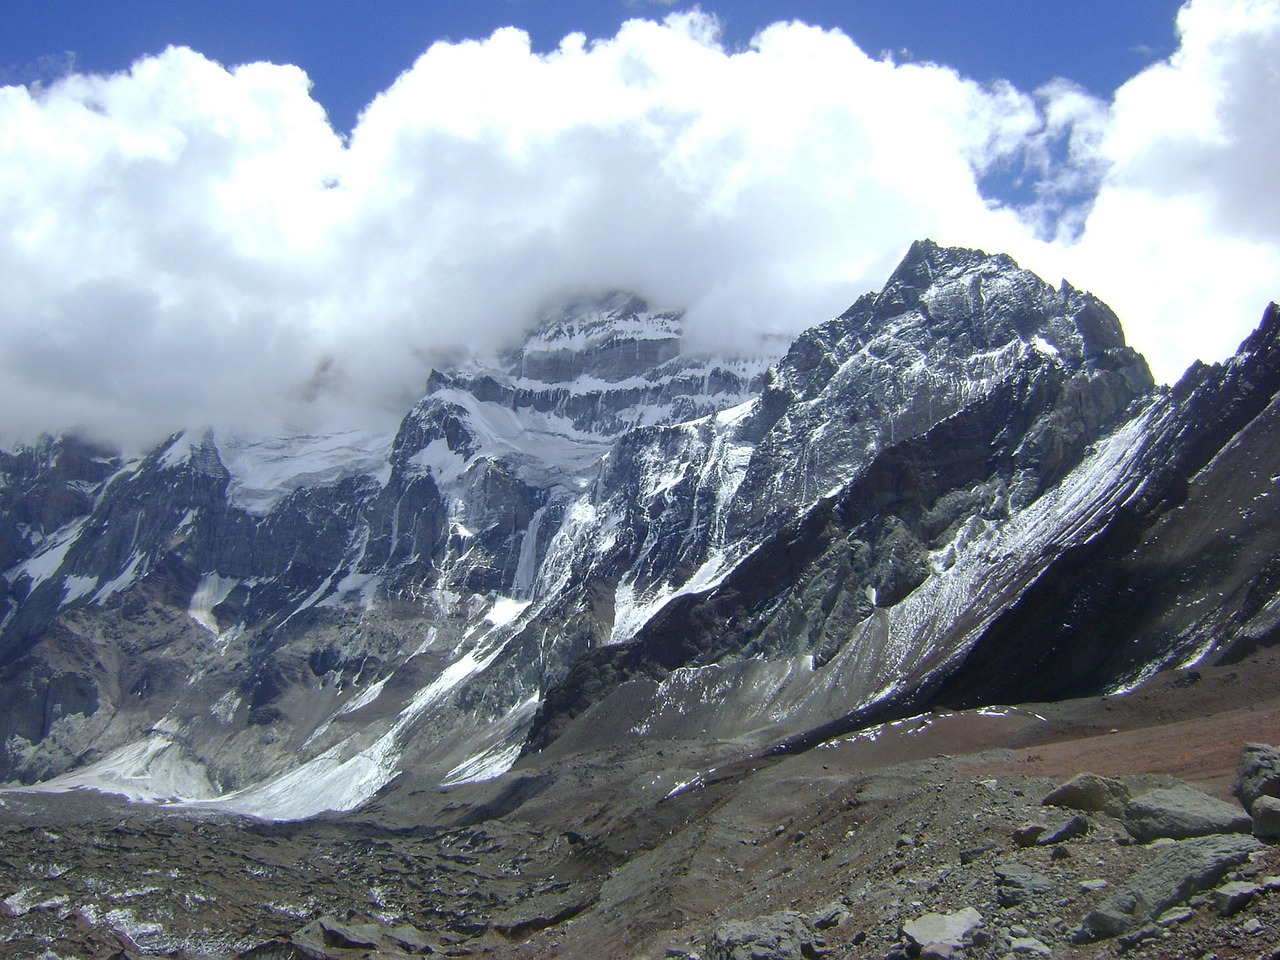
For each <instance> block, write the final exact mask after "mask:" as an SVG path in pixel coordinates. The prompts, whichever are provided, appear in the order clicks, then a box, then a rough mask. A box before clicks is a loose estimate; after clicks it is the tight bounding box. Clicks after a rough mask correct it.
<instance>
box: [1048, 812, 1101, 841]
mask: <svg viewBox="0 0 1280 960" xmlns="http://www.w3.org/2000/svg"><path fill="white" fill-rule="evenodd" d="M1088 832H1089V818H1088V817H1086V816H1085V815H1084V814H1082V813H1078V814H1076V815H1075V816H1074V817H1072V818H1070V819H1069V820H1062V821H1059V822H1058V823H1053V824H1050V825H1049V827H1048V829H1046V830H1045V831H1044V833H1042V834H1041V835H1040V836H1039V837H1038V838H1037V839H1036V845H1037V846H1041V847H1047V846H1049V845H1051V844H1055V843H1063V842H1065V841H1067V840H1074V839H1076V838H1077V837H1083V836H1084V835H1085V834H1086V833H1088Z"/></svg>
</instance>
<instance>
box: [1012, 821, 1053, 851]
mask: <svg viewBox="0 0 1280 960" xmlns="http://www.w3.org/2000/svg"><path fill="white" fill-rule="evenodd" d="M1048 829H1049V827H1048V826H1047V825H1046V824H1043V823H1024V824H1023V825H1022V826H1020V827H1018V829H1016V830H1014V831H1013V842H1014V843H1016V844H1017V845H1018V846H1020V847H1034V846H1035V845H1036V841H1037V840H1039V839H1040V835H1041V834H1042V833H1044V832H1045V831H1046V830H1048Z"/></svg>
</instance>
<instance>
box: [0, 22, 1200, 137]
mask: <svg viewBox="0 0 1280 960" xmlns="http://www.w3.org/2000/svg"><path fill="white" fill-rule="evenodd" d="M701 6H702V9H703V10H706V11H709V12H712V13H714V14H715V15H716V16H717V17H718V18H719V19H720V21H721V23H722V25H723V29H724V42H725V43H726V44H727V45H729V46H731V47H733V46H742V45H745V44H746V43H748V42H749V41H750V40H751V37H752V36H753V35H754V34H755V33H756V32H757V31H758V30H759V29H760V28H761V27H763V26H766V25H768V24H770V23H773V22H775V21H777V20H790V19H796V20H802V21H804V22H806V23H811V24H816V25H819V26H824V27H833V28H839V29H841V30H843V31H844V32H845V33H847V34H849V36H850V37H852V38H853V39H854V40H855V41H856V42H857V43H858V45H859V46H861V47H862V48H863V49H864V50H866V51H868V52H870V53H873V54H878V53H880V52H882V51H889V52H891V53H892V54H893V55H894V56H895V57H897V58H900V59H908V58H915V59H921V60H932V61H936V62H939V63H945V64H948V65H949V66H952V67H954V68H955V69H957V70H958V71H960V72H961V73H964V74H966V75H967V76H971V77H974V78H975V79H979V80H985V79H990V78H1003V79H1006V80H1009V81H1011V82H1013V83H1014V84H1016V85H1017V86H1019V87H1020V88H1022V89H1024V90H1033V89H1035V88H1037V87H1039V86H1041V85H1042V84H1044V83H1047V82H1048V81H1049V80H1052V79H1053V78H1054V77H1059V76H1062V77H1070V78H1071V79H1073V80H1075V81H1076V82H1078V83H1080V84H1081V85H1082V86H1084V87H1086V88H1087V89H1089V90H1090V91H1091V92H1092V93H1094V94H1096V95H1099V96H1102V95H1108V94H1110V93H1111V92H1112V91H1113V90H1115V88H1116V87H1118V86H1119V85H1120V84H1121V83H1123V82H1124V81H1125V80H1128V79H1129V78H1130V77H1131V76H1133V74H1134V73H1136V72H1137V71H1138V70H1139V69H1141V68H1142V67H1144V66H1146V65H1147V64H1148V63H1150V62H1151V61H1152V60H1155V59H1159V58H1161V57H1167V56H1168V55H1169V54H1170V53H1172V52H1173V50H1174V48H1175V46H1176V42H1177V41H1176V37H1175V35H1174V29H1173V21H1174V14H1175V13H1176V12H1177V9H1178V6H1179V4H1178V2H1176V0H1125V2H1122V3H1117V2H1115V0H970V2H966V3H959V2H945V0H916V2H897V0H889V2H886V0H844V2H833V0H789V2H788V0H770V2H764V0H737V2H707V3H703V4H702V5H701ZM670 8H671V5H670V4H663V3H656V2H647V3H646V2H641V0H632V2H618V0H614V2H607V0H597V2H583V0H473V2H468V3H441V2H431V0H371V2H356V0H270V2H262V0H221V2H217V3H211V2H202V0H181V2H174V0H117V2H113V3H101V2H99V0H59V2H58V3H56V4H51V3H47V2H43V0H8V2H7V3H5V4H3V5H0V69H3V70H5V71H6V74H5V75H4V77H3V79H5V80H6V81H8V82H28V81H29V80H30V79H32V78H33V77H35V76H40V75H45V76H47V75H48V74H49V73H50V72H54V73H56V72H57V71H59V70H61V69H63V68H65V67H66V66H67V65H68V59H67V57H66V55H67V54H72V55H73V57H74V59H73V60H72V61H71V62H73V63H74V64H75V65H76V66H77V67H79V68H80V69H82V70H90V71H108V72H110V71H117V70H123V69H127V68H128V66H129V64H130V63H132V62H133V61H134V60H135V59H136V58H137V57H140V56H142V55H144V54H154V53H159V52H160V51H161V50H162V49H164V47H165V46H168V45H170V44H174V45H186V46H190V47H193V48H194V49H196V50H199V51H201V52H202V53H204V54H206V55H208V56H209V57H212V58H213V59H215V60H219V61H221V62H222V63H224V64H227V65H232V64H237V63H246V62H249V61H253V60H270V61H273V62H276V63H293V64H297V65H298V66H300V67H302V68H303V69H304V70H306V72H307V74H308V75H309V76H310V77H311V79H312V81H313V83H314V84H315V97H316V99H317V100H319V101H320V102H321V103H322V104H324V105H325V107H326V109H327V110H328V112H329V116H330V118H331V120H332V122H333V124H334V125H335V126H336V127H337V128H338V129H339V130H342V131H344V132H345V131H349V130H350V129H351V127H352V126H354V124H355V120H356V117H357V115H358V114H359V112H360V110H362V109H363V108H364V106H365V105H366V104H367V103H368V102H369V101H370V100H371V99H372V98H373V96H374V95H375V94H377V93H379V92H381V91H382V90H384V89H386V87H388V86H389V85H390V84H391V82H392V81H393V80H394V79H395V78H396V77H397V76H398V75H399V74H400V72H401V71H403V70H405V69H407V68H408V67H409V66H410V65H411V64H412V63H413V61H414V60H415V59H416V58H417V57H418V55H419V54H421V53H422V52H423V51H424V50H426V49H427V47H429V46H430V45H431V44H432V43H433V42H434V41H436V40H455V41H456V40H464V39H475V38H481V37H487V36H488V35H489V34H491V33H492V32H493V31H494V30H496V29H497V28H499V27H503V26H511V25H514V26H518V27H520V28H522V29H524V30H525V31H527V32H528V33H529V35H530V37H531V39H532V41H533V46H534V49H535V50H539V51H546V50H551V49H554V48H555V47H556V46H557V45H558V44H559V42H560V40H561V39H562V38H563V37H564V36H565V35H566V34H569V33H572V32H575V31H580V32H582V33H585V34H586V35H587V37H588V38H598V37H610V36H612V35H613V34H614V33H615V32H616V31H617V29H618V27H619V26H620V25H621V24H622V22H623V21H625V20H628V19H630V18H633V17H643V16H650V17H652V16H660V15H661V14H662V13H663V12H664V11H665V10H666V9H670Z"/></svg>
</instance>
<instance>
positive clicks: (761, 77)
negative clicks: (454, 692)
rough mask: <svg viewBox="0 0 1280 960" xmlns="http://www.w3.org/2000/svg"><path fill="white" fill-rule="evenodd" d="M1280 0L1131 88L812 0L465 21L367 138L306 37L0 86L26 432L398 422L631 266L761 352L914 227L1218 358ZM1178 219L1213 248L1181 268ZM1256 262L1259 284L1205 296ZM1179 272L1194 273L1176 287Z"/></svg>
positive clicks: (630, 271) (618, 284)
mask: <svg viewBox="0 0 1280 960" xmlns="http://www.w3.org/2000/svg"><path fill="white" fill-rule="evenodd" d="M1245 7H1247V8H1249V9H1248V10H1247V11H1246V12H1245V13H1243V14H1242V13H1241V9H1242V8H1245ZM1275 8H1276V5H1275V4H1274V3H1267V4H1258V3H1244V4H1241V3H1236V4H1227V3H1222V2H1212V3H1204V2H1199V0H1197V2H1196V3H1194V4H1192V5H1190V6H1189V7H1188V8H1187V9H1186V10H1184V11H1183V14H1182V15H1181V17H1180V20H1179V25H1180V29H1181V30H1182V36H1183V46H1182V48H1181V49H1180V50H1179V52H1178V54H1177V55H1176V56H1175V57H1174V58H1173V59H1172V60H1171V61H1169V62H1168V63H1163V64H1158V65H1156V66H1153V67H1151V68H1149V69H1148V70H1147V71H1145V72H1144V73H1143V74H1141V75H1139V76H1138V77H1137V78H1135V79H1134V80H1133V81H1132V82H1131V83H1130V84H1129V85H1127V86H1126V87H1124V88H1122V90H1121V91H1120V92H1119V93H1118V95H1117V98H1116V101H1115V103H1114V104H1102V103H1099V102H1097V101H1094V100H1091V99H1090V98H1088V96H1087V95H1085V94H1084V93H1083V92H1081V91H1080V90H1079V89H1078V88H1076V87H1073V86H1072V85H1071V84H1069V83H1066V82H1063V83H1059V84H1056V85H1054V86H1052V87H1050V88H1046V89H1045V90H1043V91H1038V92H1036V93H1034V94H1027V93H1024V92H1022V91H1019V90H1016V89H1014V88H1013V87H1011V86H1009V85H1008V84H978V83H976V82H974V81H972V80H969V79H967V78H964V77H962V76H960V75H958V74H957V73H955V72H954V71H952V70H950V69H947V68H945V67H940V66H936V65H932V64H914V63H912V64H895V63H894V62H892V61H891V60H890V59H885V58H880V59H876V58H872V57H869V56H868V55H867V54H865V53H864V52H863V51H862V50H861V49H860V48H859V47H858V46H857V45H856V44H855V43H854V42H853V41H852V40H851V39H849V38H848V37H846V36H844V35H843V34H841V33H839V32H834V31H824V30H820V29H817V28H814V27H809V26H805V25H803V24H798V23H791V24H776V25H774V26H772V27H769V28H768V29H766V30H764V31H763V32H762V33H761V34H760V35H759V36H757V37H756V39H755V40H754V41H753V43H752V44H751V45H750V46H749V48H747V49H745V50H741V51H737V52H729V51H726V50H725V49H723V48H722V47H721V46H720V45H719V43H718V39H717V38H718V33H717V31H718V24H717V22H716V21H715V19H714V18H713V17H711V16H709V15H705V14H702V13H700V12H698V11H694V12H692V13H676V14H672V15H670V16H668V17H666V18H665V19H664V20H663V21H661V22H653V21H649V20H643V19H638V20H633V21H631V22H629V23H627V24H625V25H624V26H623V27H622V28H621V29H620V30H619V32H618V34H617V35H616V36H615V37H613V38H609V39H606V40H603V41H595V42H590V43H589V42H587V40H586V39H585V38H584V37H582V36H581V35H571V36H570V37H567V38H566V39H565V40H564V41H563V42H562V43H561V45H560V47H559V48H558V49H557V50H555V51H553V52H551V53H548V54H541V55H539V54H535V53H533V52H532V51H531V50H530V47H529V40H528V37H527V36H526V35H525V34H523V33H522V32H520V31H518V30H514V29H507V30H500V31H498V32H496V33H495V34H493V36H491V37H489V38H487V39H485V40H482V41H468V42H463V43H457V44H447V43H438V44H436V45H434V46H432V47H431V48H430V49H429V50H427V51H426V52H425V53H424V54H423V55H422V56H421V57H420V58H419V59H418V60H417V62H416V63H414V64H413V65H412V66H411V67H410V68H409V69H408V70H407V71H405V73H404V74H402V75H401V76H400V77H399V79H398V80H397V81H396V82H395V83H394V84H393V85H392V86H391V87H390V88H389V89H388V90H386V91H385V92H383V93H382V94H381V95H380V96H379V97H377V98H376V99H375V100H374V102H372V103H371V104H370V105H369V106H368V107H367V108H366V110H365V111H364V113H363V114H362V116H361V118H360V121H359V122H358V124H357V125H356V127H355V129H354V130H353V131H352V133H351V136H350V138H349V139H348V140H344V139H343V138H341V137H339V136H338V135H337V134H335V133H334V131H333V130H332V128H331V127H330V126H329V124H328V122H327V120H326V118H325V115H324V111H323V109H322V108H321V107H320V106H319V105H318V104H316V103H315V102H314V101H313V100H312V98H311V96H310V92H309V83H308V80H307V77H306V76H305V74H303V73H302V72H301V71H300V70H298V69H297V68H294V67H289V66H276V65H271V64H250V65H246V66H240V67H235V68H231V69H227V68H224V67H223V66H221V65H219V64H217V63H214V62H212V61H210V60H208V59H206V58H205V57H203V56H201V55H200V54H198V53H196V52H194V51H191V50H186V49H180V48H179V49H170V50H167V51H165V52H164V53H163V54H160V55H159V56H155V57H150V58H146V59H144V60H140V61H138V62H137V63H136V64H134V66H133V68H132V69H131V70H130V71H129V72H128V73H126V74H120V75H116V76H111V77H96V76H83V75H72V76H70V77H67V78H65V79H63V80H61V81H59V82H57V83H53V84H50V85H48V86H47V87H43V88H39V89H35V90H27V89H24V88H20V87H10V88H5V89H3V90H0V208H2V209H4V210H5V211H6V216H5V218H4V221H3V225H2V226H0V281H2V282H3V284H4V289H5V291H6V295H5V297H4V298H3V300H2V301H0V327H2V329H3V330H4V331H5V337H4V344H3V346H2V347H0V403H3V404H4V409H5V410H6V411H11V415H10V416H9V418H8V423H7V424H6V428H7V430H8V431H9V432H10V433H11V434H12V436H14V437H30V436H31V435H33V434H34V433H35V432H38V431H40V430H58V429H62V428H65V427H66V426H68V425H71V424H75V425H78V426H80V427H81V428H83V429H87V430H90V431H93V432H95V433H97V434H99V435H102V436H105V437H108V438H111V439H113V440H116V441H118V442H125V443H129V444H135V445H136V444H142V443H146V442H148V441H151V440H154V439H155V438H157V437H158V436H160V435H162V434H163V433H164V432H166V431H169V430H172V429H175V428H178V427H182V426H188V425H206V424H215V425H219V426H223V427H230V428H239V429H248V430H280V429H307V428H314V427H316V426H320V425H326V424H332V425H335V426H350V425H353V424H355V423H368V422H370V421H380V422H383V423H394V421H395V419H397V418H398V417H399V416H400V415H401V414H402V413H403V412H404V410H405V409H406V408H407V405H408V404H409V403H410V402H412V399H413V398H415V397H416V396H417V395H418V394H419V393H420V391H421V389H422V386H423V383H424V381H425V378H426V375H427V373H428V371H429V368H430V365H431V364H432V363H435V362H439V360H440V358H441V357H443V356H446V355H447V354H449V353H450V352H451V351H456V350H459V349H466V348H469V347H472V346H476V345H481V346H484V345H495V344H498V343H501V342H504V341H505V340H508V339H510V338H512V337H514V336H516V335H517V334H518V332H519V331H520V330H521V329H523V328H524V327H525V326H526V325H527V324H528V323H529V322H530V320H531V319H532V318H533V316H534V315H535V313H536V311H537V310H538V309H539V308H540V307H542V306H544V305H547V304H549V303H552V302H554V301H555V300H556V299H557V298H563V297H566V296H568V295H570V294H572V293H576V292H586V291H599V290H605V289H611V288H626V289H631V290H635V291H637V292H639V293H641V294H642V295H644V296H646V297H648V298H650V299H651V300H652V301H653V302H655V303H656V304H659V305H661V306H682V307H686V308H688V310H689V330H690V338H691V340H692V341H693V342H694V344H695V345H697V344H701V345H718V344H723V343H725V342H732V343H735V344H741V345H743V349H748V348H749V345H750V343H751V342H752V338H753V336H754V335H755V334H758V333H762V332H772V333H787V334H794V333H796V332H798V331H799V330H800V329H802V328H803V327H804V326H807V325H809V324H811V323H814V322H816V321H818V320H821V319H824V318H825V317H827V316H830V315H832V314H834V313H836V312H838V311H839V310H841V309H843V308H844V307H845V306H846V305H847V304H848V303H849V302H851V301H852V300H853V299H854V298H855V297H856V296H857V295H858V294H860V293H862V292H864V291H866V290H868V289H872V288H874V287H877V286H879V284H880V283H881V282H883V279H884V277H885V276H886V275H887V273H888V272H889V270H890V269H891V268H892V266H893V265H894V263H895V262H896V260H897V259H898V258H899V257H900V256H901V254H902V252H903V250H904V249H905V248H906V246H907V245H908V244H909V243H910V241H911V240H913V239H915V238H917V237H921V236H931V237H933V238H935V239H937V240H939V241H940V242H943V243H957V244H964V245H971V246H982V247H985V248H987V249H991V250H1007V251H1009V252H1011V253H1013V254H1014V255H1015V256H1018V257H1019V258H1020V259H1022V260H1023V261H1024V262H1025V263H1026V265H1028V266H1031V267H1032V268H1034V269H1039V270H1041V271H1042V272H1044V273H1045V274H1046V275H1048V276H1049V277H1050V279H1056V278H1057V277H1059V276H1068V277H1069V278H1070V279H1071V280H1072V281H1073V282H1074V283H1076V284H1077V285H1078V286H1085V287H1091V288H1093V289H1095V291H1096V292H1097V293H1099V294H1100V295H1101V296H1103V297H1104V299H1114V300H1115V301H1116V302H1115V306H1117V308H1118V309H1120V310H1121V316H1122V317H1123V318H1124V319H1125V320H1126V324H1127V326H1128V328H1129V330H1130V332H1131V339H1134V340H1137V341H1138V343H1137V345H1138V346H1139V347H1140V348H1142V349H1144V350H1147V351H1151V350H1152V349H1153V345H1154V346H1156V347H1157V348H1158V349H1159V352H1160V358H1161V359H1162V360H1163V361H1164V363H1165V364H1166V367H1163V368H1162V372H1165V371H1166V370H1167V369H1172V367H1174V366H1176V365H1177V364H1179V363H1182V364H1185V362H1186V361H1187V360H1189V359H1190V358H1191V356H1194V355H1198V354H1199V355H1204V353H1205V352H1206V345H1209V346H1208V348H1207V349H1208V350H1211V351H1213V352H1211V353H1209V354H1208V355H1209V356H1211V357H1213V356H1221V355H1222V354H1223V353H1225V352H1226V351H1227V350H1229V349H1230V347H1231V346H1233V345H1234V343H1231V344H1227V345H1226V346H1225V347H1222V346H1220V345H1219V344H1218V340H1221V339H1223V338H1224V337H1228V336H1234V337H1235V339H1236V340H1238V339H1239V337H1240V335H1243V332H1244V331H1245V329H1246V328H1247V326H1248V325H1249V324H1251V323H1252V321H1253V319H1255V318H1256V316H1257V315H1258V314H1259V312H1260V310H1261V306H1262V304H1263V302H1264V301H1265V298H1266V297H1267V296H1274V295H1275V292H1274V290H1273V291H1271V292H1270V293H1267V294H1264V293H1262V292H1261V288H1262V287H1264V286H1265V285H1266V284H1268V283H1270V284H1271V285H1272V286H1273V288H1274V287H1275V286H1276V285H1277V284H1276V272H1275V268H1274V266H1271V265H1270V264H1274V263H1276V262H1280V261H1277V260H1276V258H1275V256H1274V245H1275V240H1276V236H1275V233H1276V230H1275V226H1274V225H1275V224H1276V223H1277V222H1280V218H1269V216H1268V214H1269V212H1270V210H1271V209H1272V208H1268V207H1267V206H1266V202H1267V198H1268V197H1269V198H1270V201H1271V202H1273V203H1274V200H1275V189H1274V178H1273V177H1271V178H1268V177H1265V176H1263V177H1260V178H1259V177H1258V176H1255V175H1256V174H1259V173H1260V171H1261V169H1262V167H1263V166H1265V163H1266V159H1267V157H1268V155H1274V151H1273V150H1271V152H1270V154H1269V153H1268V151H1269V150H1270V148H1271V147H1273V146H1274V140H1268V139H1267V137H1273V138H1274V136H1275V130H1276V124H1277V121H1276V119H1275V118H1276V117H1277V116H1280V111H1277V110H1275V109H1274V107H1275V106H1276V104H1277V103H1278V102H1280V97H1277V96H1276V91H1275V89H1274V76H1271V78H1270V80H1269V81H1268V79H1267V77H1268V75H1267V74H1266V70H1265V67H1264V64H1265V63H1267V62H1268V61H1267V59H1266V56H1265V54H1266V53H1267V52H1268V50H1270V51H1272V52H1274V50H1275V49H1276V45H1275V36H1274V32H1272V33H1268V32H1267V31H1268V30H1273V25H1272V26H1268V24H1271V22H1272V21H1273V20H1274V19H1275V18H1274V13H1275ZM1268 45H1269V46H1268ZM1268 82H1270V83H1271V86H1269V87H1268V86H1267V83H1268ZM1250 88H1251V89H1253V90H1255V91H1257V90H1258V89H1261V90H1263V91H1264V93H1263V98H1262V99H1261V100H1260V101H1259V102H1257V103H1254V102H1251V101H1250V100H1249V98H1248V96H1246V95H1245V94H1246V93H1247V91H1248V89H1250ZM1255 95H1256V93H1255ZM1171 97H1177V98H1180V99H1181V101H1182V102H1193V103H1194V104H1195V105H1196V109H1197V110H1198V111H1199V112H1198V113H1193V112H1192V111H1190V110H1183V109H1182V108H1180V107H1173V108H1170V107H1169V100H1168V99H1167V98H1171ZM1196 97H1199V98H1201V99H1200V100H1196V99H1195V98H1196ZM1267 98H1269V99H1267ZM1157 109H1158V110H1161V111H1163V112H1162V113H1153V110H1157ZM1192 116H1195V117H1198V118H1199V119H1198V121H1197V122H1191V119H1190V118H1191V117H1192ZM1175 120H1176V121H1178V122H1179V123H1180V124H1181V125H1180V126H1174V127H1171V126H1169V123H1170V122H1172V121H1175ZM1010 166H1013V167H1016V166H1022V167H1025V168H1026V169H1027V170H1028V171H1030V172H1031V173H1032V174H1033V175H1034V176H1035V177H1036V178H1037V180H1038V182H1039V183H1040V184H1042V187H1041V189H1040V190H1039V194H1038V197H1039V199H1038V201H1037V203H1036V204H1033V205H1032V206H1030V207H1027V208H1026V209H1022V210H1016V209H1012V208H1010V207H1007V206H1001V205H1000V204H998V203H995V202H993V201H992V200H990V199H989V198H986V197H984V196H983V194H982V191H981V190H980V188H979V183H980V181H981V179H982V177H984V176H985V175H987V174H989V173H990V172H991V171H993V170H998V169H1001V168H1002V167H1010ZM1206 169H1207V171H1208V175H1209V179H1214V180H1215V182H1213V183H1209V182H1207V179H1206V177H1205V176H1204V175H1202V173H1201V172H1202V171H1205V170H1206ZM1230 177H1235V178H1236V179H1234V180H1233V181H1232V182H1226V178H1230ZM1217 178H1223V182H1220V183H1219V182H1216V181H1217ZM1241 178H1252V179H1241ZM1135 209H1136V210H1138V211H1139V212H1140V213H1141V215H1142V216H1144V217H1146V218H1148V222H1150V223H1152V225H1153V227H1154V235H1153V232H1149V231H1146V230H1144V229H1143V226H1142V224H1141V223H1139V222H1135V221H1134V220H1133V219H1132V217H1133V215H1134V211H1135ZM1153 218H1154V219H1153ZM1063 224H1067V225H1069V227H1070V229H1067V228H1066V227H1062V225H1063ZM1058 227H1062V229H1060V230H1058V232H1057V233H1056V234H1053V233H1052V231H1054V230H1055V229H1057V228H1058ZM1184 240H1185V242H1186V243H1187V244H1188V246H1186V247H1185V248H1179V247H1178V244H1179V242H1180V241H1184ZM1176 250H1183V251H1184V253H1185V256H1184V259H1189V260H1194V263H1193V264H1191V265H1189V266H1188V265H1186V264H1183V263H1181V262H1179V263H1178V264H1177V266H1176V267H1174V268H1173V269H1172V270H1171V269H1170V267H1169V266H1168V265H1167V263H1166V261H1165V260H1164V259H1163V258H1166V257H1169V256H1171V252H1173V251H1176ZM1268 257H1269V258H1270V260H1269V261H1268ZM1231 264H1235V265H1237V266H1244V267H1248V268H1249V269H1250V270H1252V271H1253V272H1252V274H1251V275H1250V276H1249V277H1248V282H1247V283H1246V282H1243V281H1242V282H1240V283H1238V284H1236V285H1235V287H1234V288H1233V290H1232V292H1231V296H1230V297H1227V298H1225V299H1224V298H1222V297H1219V298H1218V299H1217V300H1210V299H1209V296H1210V294H1212V293H1213V292H1214V291H1213V286H1214V281H1213V278H1212V271H1213V269H1214V268H1215V267H1217V266H1220V265H1227V266H1229V265H1231ZM1218 282H1219V284H1220V283H1221V281H1220V277H1219V281H1218ZM1184 283H1186V284H1189V285H1190V288H1191V289H1193V290H1200V291H1201V293H1197V294H1195V295H1193V296H1190V298H1189V299H1188V300H1187V302H1186V304H1184V305H1183V306H1184V307H1186V308H1185V309H1182V308H1178V300H1179V298H1178V296H1177V293H1176V291H1178V290H1179V288H1180V287H1179V285H1181V284H1184ZM1197 284H1199V286H1197ZM1152 287H1156V288H1159V290H1158V291H1157V292H1156V293H1155V294H1152V293H1151V288H1152ZM1144 290H1146V291H1147V295H1146V296H1141V295H1139V294H1140V293H1141V292H1142V291H1144ZM1165 291H1168V292H1167V293H1166V292H1165ZM1218 292H1219V293H1221V291H1218ZM1228 301H1229V302H1228ZM1246 301H1250V302H1246ZM1211 304H1213V305H1215V309H1216V312H1211V313H1210V314H1208V316H1210V317H1211V318H1212V319H1209V320H1205V319H1203V318H1205V317H1206V314H1205V313H1204V312H1203V309H1204V308H1206V307H1208V306H1209V305H1211ZM1191 308H1197V309H1200V310H1201V312H1200V313H1198V314H1197V313H1196V312H1194V310H1193V309H1191ZM1236 310H1241V311H1243V314H1242V318H1237V317H1236V316H1235V314H1234V312H1233V311H1236ZM1161 324H1163V326H1161ZM1210 327H1212V331H1210V330H1209V328H1210ZM1215 338H1216V339H1215ZM1165 345H1167V346H1168V349H1167V350H1164V347H1165ZM1166 354H1167V356H1166ZM1176 372H1177V371H1176V370H1175V371H1174V373H1175V374H1176Z"/></svg>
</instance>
